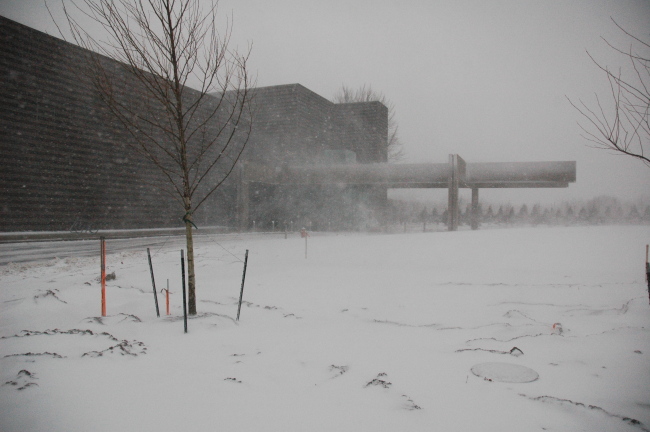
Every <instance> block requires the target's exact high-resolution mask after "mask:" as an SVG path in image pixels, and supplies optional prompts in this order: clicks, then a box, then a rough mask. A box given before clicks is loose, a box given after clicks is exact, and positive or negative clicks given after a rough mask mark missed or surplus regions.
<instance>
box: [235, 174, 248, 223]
mask: <svg viewBox="0 0 650 432" xmlns="http://www.w3.org/2000/svg"><path fill="white" fill-rule="evenodd" d="M249 189H250V182H249V181H247V180H246V164H244V163H243V162H240V165H239V182H238V183H237V223H238V225H239V232H243V231H247V230H248V220H249V219H250V199H249V198H250V197H249Z"/></svg>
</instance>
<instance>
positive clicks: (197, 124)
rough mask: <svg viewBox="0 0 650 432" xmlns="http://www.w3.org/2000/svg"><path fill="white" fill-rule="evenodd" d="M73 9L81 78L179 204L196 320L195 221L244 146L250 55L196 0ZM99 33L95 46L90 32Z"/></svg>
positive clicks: (125, 1)
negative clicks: (83, 52)
mask: <svg viewBox="0 0 650 432" xmlns="http://www.w3.org/2000/svg"><path fill="white" fill-rule="evenodd" d="M73 4H74V6H75V7H76V10H68V9H65V15H66V18H67V24H68V26H69V28H70V31H71V33H72V37H73V39H74V42H76V43H77V44H78V45H80V46H81V47H83V48H86V49H87V50H89V51H90V53H89V61H88V66H87V68H86V69H85V72H84V75H86V76H87V77H88V78H89V79H90V81H91V82H92V83H93V84H94V86H95V87H96V89H97V91H98V94H99V96H100V98H101V99H102V100H103V101H104V102H105V103H106V106H107V107H108V110H109V111H110V112H111V113H112V114H113V115H114V117H115V118H116V119H117V120H119V122H120V123H121V124H122V125H123V126H124V127H125V128H126V129H127V130H128V132H129V133H130V135H131V136H132V137H133V140H132V141H133V142H132V143H131V145H132V147H133V148H134V149H135V150H137V151H138V152H139V153H140V154H142V155H144V157H145V158H146V159H148V160H149V161H150V162H151V163H152V164H154V165H155V166H156V167H157V168H158V171H159V172H160V173H161V175H162V178H163V181H162V182H159V183H158V184H157V185H158V186H159V187H160V188H161V189H162V190H164V191H165V192H166V193H167V194H168V195H169V196H171V197H172V198H174V199H175V200H176V201H177V202H178V204H179V216H180V209H182V211H183V212H184V216H183V217H182V220H183V222H184V225H185V233H186V240H187V266H188V293H189V299H188V300H189V302H188V303H189V313H190V314H196V279H195V272H194V246H193V239H192V226H193V225H194V222H193V214H194V212H195V211H196V210H197V209H198V208H199V207H200V206H201V205H202V204H203V203H205V202H206V199H207V198H208V197H209V196H210V195H211V194H212V193H213V192H214V191H215V190H217V189H218V188H219V187H220V186H221V185H222V184H223V183H224V181H225V180H226V179H227V178H228V176H229V175H230V173H231V172H232V171H233V169H234V167H235V164H236V163H237V161H238V160H239V158H240V156H241V154H242V152H243V150H244V147H245V145H246V143H247V141H248V137H249V135H250V130H251V124H252V111H251V102H252V91H251V88H252V87H253V84H254V83H253V82H252V80H251V77H250V76H249V73H248V70H247V61H248V58H249V55H250V52H251V47H250V46H249V47H248V49H247V51H246V52H244V54H240V53H238V52H237V51H236V50H233V49H231V48H230V47H229V43H230V37H231V26H230V20H229V21H228V23H227V24H226V25H225V28H224V31H223V33H221V34H220V33H219V32H218V30H217V24H216V22H217V4H216V3H211V4H210V7H208V8H207V10H204V9H203V8H202V7H201V5H200V2H199V1H198V0H137V1H133V0H118V1H110V0H83V1H82V2H81V3H79V4H77V3H74V2H73ZM73 12H74V14H73ZM75 17H78V18H75ZM82 19H83V20H84V22H87V20H88V19H90V25H82V24H81V20H82ZM98 25H99V27H100V28H101V29H102V30H103V31H104V33H105V35H106V36H105V37H102V39H101V40H99V39H97V38H95V37H93V36H92V35H91V34H90V32H89V31H90V30H89V29H90V28H93V31H95V30H96V29H97V27H98ZM104 56H105V57H104ZM106 57H108V58H109V59H112V60H115V61H117V62H119V63H116V62H111V61H109V60H107V59H106ZM190 85H191V86H192V87H194V89H193V88H190V87H189V86H190ZM127 93H128V94H127Z"/></svg>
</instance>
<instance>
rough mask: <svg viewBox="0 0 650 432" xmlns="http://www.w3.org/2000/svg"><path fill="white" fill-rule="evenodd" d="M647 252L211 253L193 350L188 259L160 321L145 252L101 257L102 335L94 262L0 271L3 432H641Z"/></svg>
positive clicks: (279, 241) (526, 247) (529, 241)
mask: <svg viewBox="0 0 650 432" xmlns="http://www.w3.org/2000/svg"><path fill="white" fill-rule="evenodd" d="M646 243H650V227H647V226H645V227H621V226H616V227H573V228H552V229H551V228H541V227H540V228H526V229H508V230H482V231H462V232H453V233H446V232H438V233H426V234H422V233H420V234H394V235H361V234H349V235H315V236H312V237H311V238H310V239H309V250H308V258H307V259H305V250H304V240H303V239H301V238H299V237H298V236H297V235H295V236H293V237H291V236H290V237H289V238H288V239H286V240H285V239H284V238H283V237H282V236H276V237H271V236H261V235H260V236H250V235H249V236H245V237H241V238H240V237H237V236H232V237H231V238H228V239H225V240H219V243H217V241H216V240H212V241H209V240H206V241H202V242H200V244H199V245H198V247H197V251H196V253H197V265H196V268H197V278H198V289H197V297H198V310H199V314H198V315H197V316H195V317H192V318H191V319H190V320H189V324H188V326H189V333H188V334H184V333H183V319H182V297H181V289H180V280H181V278H180V251H179V244H178V242H171V243H169V244H163V245H162V246H157V247H156V248H152V250H151V251H152V255H153V264H154V270H155V276H156V284H157V287H158V288H164V287H165V286H166V280H167V279H169V280H170V286H171V291H172V295H171V304H172V306H171V309H172V315H171V316H169V317H167V316H165V307H164V305H165V302H164V295H162V294H159V297H158V299H159V302H160V308H161V314H162V316H161V317H160V318H157V317H156V314H155V307H154V299H153V293H152V288H151V279H150V274H149V267H148V262H147V256H146V250H144V249H143V250H135V251H134V250H128V251H119V252H116V251H114V250H111V242H109V243H108V257H107V266H108V272H109V273H111V272H115V275H116V279H115V280H111V281H108V283H107V299H108V316H107V317H106V318H102V317H100V284H99V282H98V276H99V267H100V265H99V257H98V256H97V257H67V258H61V259H55V260H48V261H38V262H31V263H29V262H28V263H24V262H23V263H16V264H7V265H3V266H0V337H1V339H0V430H1V431H3V432H11V431H46V430H47V431H54V430H56V431H172V430H196V431H204V430H230V431H355V432H359V431H434V430H440V431H538V430H549V431H583V430H584V431H614V430H616V431H627V430H629V431H637V430H646V431H647V430H650V306H649V305H648V293H647V290H646V284H645V279H644V261H645V245H646ZM246 249H249V250H250V255H249V264H248V273H247V277H246V286H245V292H244V300H245V302H244V305H243V307H242V311H241V319H240V321H239V323H237V322H236V321H235V317H236V314H237V300H238V297H239V289H240V286H241V277H242V274H241V273H242V267H243V263H242V261H243V258H244V252H245V250H246ZM97 250H99V247H98V246H97ZM556 323H559V325H558V324H556ZM554 324H556V325H555V328H554ZM514 347H517V348H518V350H513V351H512V354H511V353H510V351H511V350H512V349H513V348H514ZM521 353H523V354H521ZM504 364H505V365H504ZM472 371H474V372H476V373H477V374H478V375H480V376H477V375H475V374H474V373H473V372H472ZM537 376H538V378H537V379H535V378H536V377H537ZM531 379H532V380H534V381H530V380H531ZM504 381H505V382H504ZM508 381H530V382H508Z"/></svg>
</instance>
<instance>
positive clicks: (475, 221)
mask: <svg viewBox="0 0 650 432" xmlns="http://www.w3.org/2000/svg"><path fill="white" fill-rule="evenodd" d="M478 212H479V209H478V188H477V187H473V188H472V229H473V230H477V229H478V225H479V219H480V215H479V214H478Z"/></svg>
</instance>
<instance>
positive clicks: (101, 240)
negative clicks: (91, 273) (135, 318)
mask: <svg viewBox="0 0 650 432" xmlns="http://www.w3.org/2000/svg"><path fill="white" fill-rule="evenodd" d="M99 248H100V254H101V256H102V259H101V262H102V263H101V281H102V316H103V317H105V316H106V239H105V238H104V237H100V238H99Z"/></svg>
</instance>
